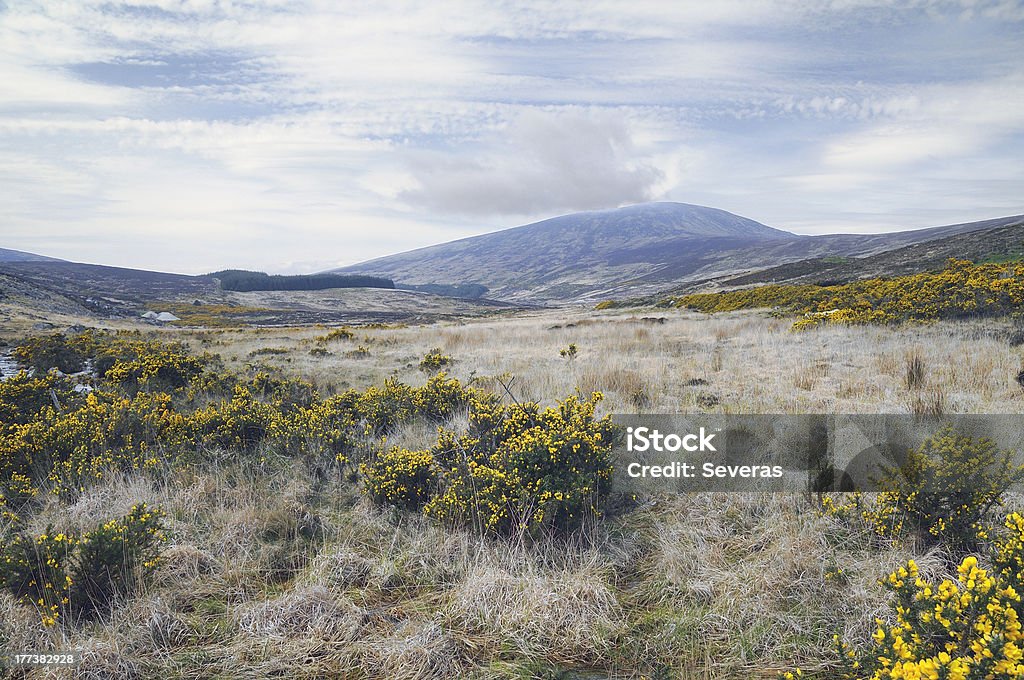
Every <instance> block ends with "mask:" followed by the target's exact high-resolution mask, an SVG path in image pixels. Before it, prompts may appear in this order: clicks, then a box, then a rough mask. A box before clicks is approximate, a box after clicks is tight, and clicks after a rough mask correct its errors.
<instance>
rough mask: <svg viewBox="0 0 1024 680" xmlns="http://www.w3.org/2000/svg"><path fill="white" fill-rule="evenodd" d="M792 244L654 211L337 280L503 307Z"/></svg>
mask: <svg viewBox="0 0 1024 680" xmlns="http://www.w3.org/2000/svg"><path fill="white" fill-rule="evenodd" d="M794 240H801V237H799V236H796V235H794V234H790V233H788V232H785V231H780V230H778V229H772V228H771V227H767V226H765V225H763V224H761V223H759V222H755V221H754V220H750V219H747V218H745V217H740V216H738V215H733V214H732V213H728V212H726V211H724V210H717V209H715V208H705V207H701V206H695V205H688V204H685V203H647V204H643V205H635V206H629V207H626V208H618V209H615V210H601V211H596V212H584V213H575V214H572V215H563V216H561V217H555V218H552V219H549V220H544V221H542V222H536V223H534V224H529V225H526V226H522V227H515V228H512V229H505V230H503V231H498V232H494V233H491V234H484V235H482V236H474V237H471V238H466V239H461V240H458V241H452V242H450V243H444V244H441V245H436V246H430V247H427V248H420V249H418V250H412V251H409V252H406V253H399V254H397V255H391V256H388V257H383V258H380V259H376V260H371V261H369V262H364V263H361V264H357V265H353V266H350V267H344V268H341V269H338V270H335V271H339V272H345V273H357V272H358V273H366V274H382V273H384V272H386V273H387V276H389V277H390V278H393V279H395V281H396V283H401V284H414V285H422V284H442V285H443V284H482V285H484V286H487V287H488V288H489V289H490V292H488V294H487V295H488V297H494V298H499V299H533V300H556V299H572V298H576V297H586V296H588V295H594V294H596V293H597V292H598V291H602V290H604V289H607V288H609V287H616V286H621V285H624V284H627V283H630V282H633V281H635V280H636V279H637V278H641V277H647V276H650V275H653V274H657V273H658V272H661V273H662V275H663V276H664V277H665V278H666V280H670V279H671V278H673V277H674V276H675V275H676V274H675V272H676V271H677V270H679V271H689V270H693V269H696V268H699V267H700V266H702V265H704V264H706V263H707V262H709V261H714V260H717V259H719V258H720V257H721V256H722V255H723V254H724V253H727V252H732V251H735V250H738V249H742V248H746V247H754V246H757V245H762V244H766V243H782V242H788V241H794Z"/></svg>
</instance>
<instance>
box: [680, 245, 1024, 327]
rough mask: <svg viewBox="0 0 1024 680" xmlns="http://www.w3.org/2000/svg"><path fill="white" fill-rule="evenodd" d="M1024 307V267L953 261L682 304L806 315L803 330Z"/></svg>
mask: <svg viewBox="0 0 1024 680" xmlns="http://www.w3.org/2000/svg"><path fill="white" fill-rule="evenodd" d="M1022 305H1024V265H1022V264H1020V263H1007V264H999V263H989V264H973V263H971V262H969V261H967V260H957V259H950V260H949V262H948V263H947V265H946V268H945V269H943V270H942V271H938V272H930V273H924V274H913V275H910V276H899V277H894V278H875V279H868V280H864V281H854V282H851V283H845V284H840V285H834V286H816V285H765V286H759V287H756V288H746V289H743V290H735V291H727V292H721V293H696V294H693V295H686V296H684V297H682V298H681V299H679V300H678V301H677V306H679V307H686V308H688V309H694V310H697V311H701V312H707V313H714V312H728V311H736V310H740V309H758V308H772V309H775V310H776V312H777V313H779V314H786V315H792V314H800V315H803V316H804V318H803V319H801V320H800V321H798V322H797V323H796V324H794V326H793V328H794V329H802V328H807V327H811V326H816V325H820V324H837V323H840V324H856V323H897V322H902V321H933V320H936V319H960V318H971V317H992V316H1004V315H1008V314H1011V313H1013V312H1015V311H1019V310H1020V309H1021V306H1022Z"/></svg>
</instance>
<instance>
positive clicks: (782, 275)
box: [676, 215, 1024, 292]
mask: <svg viewBox="0 0 1024 680" xmlns="http://www.w3.org/2000/svg"><path fill="white" fill-rule="evenodd" d="M928 232H929V235H936V236H937V238H930V239H928V240H923V241H918V242H914V243H911V244H910V245H904V246H902V247H897V248H891V249H889V250H884V251H882V252H876V253H871V254H868V255H862V256H857V257H843V256H839V257H836V256H835V255H833V256H830V257H811V258H808V259H804V260H797V261H794V262H788V263H785V264H780V265H777V266H774V267H768V268H765V269H760V270H757V271H753V272H750V273H745V274H742V275H739V276H732V275H730V276H725V277H718V278H716V279H707V280H703V281H695V282H691V283H689V284H687V285H684V286H681V287H680V288H679V289H678V290H677V291H676V292H682V291H693V290H699V289H705V288H708V287H716V288H718V287H720V288H733V287H738V286H749V285H756V284H762V283H814V284H819V283H828V284H834V283H847V282H849V281H854V280H856V279H865V278H876V277H881V276H902V275H906V274H917V273H920V272H923V271H929V270H938V269H942V268H943V267H944V266H945V264H946V261H947V260H948V259H949V258H958V259H964V260H971V261H972V262H1001V261H1006V260H1018V259H1024V215H1017V216H1014V217H1005V218H1000V219H996V220H986V221H984V222H972V223H969V224H963V225H953V226H951V227H939V228H937V229H933V230H928ZM915 233H916V232H899V233H897V234H893V235H892V236H893V237H894V238H893V242H895V243H899V242H900V241H904V240H906V239H907V236H906V235H908V234H915ZM820 238H821V239H823V241H826V242H827V239H833V238H836V237H820ZM833 245H834V244H833ZM832 252H833V253H837V254H839V253H841V252H842V248H840V247H836V248H834V250H833V251H832Z"/></svg>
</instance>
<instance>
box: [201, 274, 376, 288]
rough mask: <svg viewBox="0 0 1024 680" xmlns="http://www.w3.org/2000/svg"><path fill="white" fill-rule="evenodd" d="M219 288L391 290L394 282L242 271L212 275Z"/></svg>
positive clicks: (360, 276) (355, 277) (319, 275)
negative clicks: (218, 283)
mask: <svg viewBox="0 0 1024 680" xmlns="http://www.w3.org/2000/svg"><path fill="white" fill-rule="evenodd" d="M209 276H213V277H215V278H217V279H219V280H220V285H221V288H223V289H224V290H234V291H239V292H249V291H254V290H326V289H329V288H394V287H395V282H394V281H392V280H391V279H385V278H382V277H379V276H363V275H347V274H303V275H296V276H283V275H280V274H273V275H271V274H267V273H265V272H254V271H246V270H244V269H225V270H224V271H219V272H213V273H212V274H210V275H209Z"/></svg>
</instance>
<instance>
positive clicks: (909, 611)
mask: <svg viewBox="0 0 1024 680" xmlns="http://www.w3.org/2000/svg"><path fill="white" fill-rule="evenodd" d="M1004 526H1005V532H1004V534H1003V535H1002V536H999V537H998V538H997V539H996V540H995V541H994V542H993V544H992V549H991V565H990V567H988V568H986V567H984V566H982V564H981V563H980V562H979V560H978V558H977V557H976V556H974V555H970V556H968V557H966V558H964V560H963V561H962V562H961V563H960V565H959V566H958V567H957V575H956V578H955V579H944V580H942V581H941V582H939V583H935V582H933V581H929V580H927V579H925V578H923V577H922V576H921V574H920V572H919V570H918V567H917V565H916V564H915V563H914V561H913V560H911V561H909V562H908V563H907V564H906V565H905V566H903V567H900V568H899V569H897V570H896V571H894V572H893V573H891V574H890V575H889V577H888V578H887V579H884V580H883V582H882V584H883V585H884V586H885V587H886V588H887V589H888V590H889V591H891V592H892V593H893V596H894V612H893V614H894V615H893V617H892V619H891V620H889V621H882V620H877V621H876V628H875V631H874V633H873V635H872V640H871V643H870V646H869V647H868V648H867V649H864V650H855V649H853V648H852V647H850V646H848V645H846V644H843V643H839V648H840V651H841V657H842V661H841V664H840V665H841V671H840V677H843V678H847V679H849V680H854V679H856V680H868V679H870V680H890V679H892V680H897V679H908V680H925V679H927V680H1002V679H1009V678H1024V663H1022V659H1024V632H1022V625H1021V616H1022V614H1024V604H1022V601H1021V595H1022V593H1024V516H1021V515H1019V514H1017V513H1014V514H1011V515H1010V516H1009V517H1007V518H1006V521H1005V525H1004Z"/></svg>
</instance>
